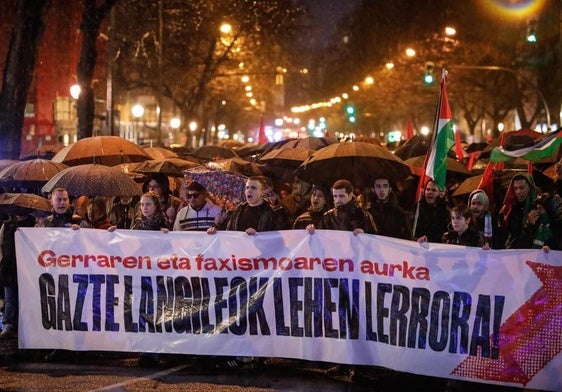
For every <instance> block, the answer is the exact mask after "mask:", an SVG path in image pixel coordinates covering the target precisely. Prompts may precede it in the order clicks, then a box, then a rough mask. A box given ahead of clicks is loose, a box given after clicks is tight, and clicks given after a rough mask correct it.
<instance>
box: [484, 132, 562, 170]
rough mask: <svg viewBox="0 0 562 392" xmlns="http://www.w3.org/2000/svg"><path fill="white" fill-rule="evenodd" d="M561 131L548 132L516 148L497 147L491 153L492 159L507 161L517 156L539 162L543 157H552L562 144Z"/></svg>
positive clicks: (493, 160)
mask: <svg viewBox="0 0 562 392" xmlns="http://www.w3.org/2000/svg"><path fill="white" fill-rule="evenodd" d="M560 131H562V128H558V129H557V130H556V131H552V132H550V133H547V134H546V135H545V136H544V137H542V138H540V139H538V140H537V141H536V142H535V143H533V145H531V146H527V147H523V148H518V149H516V150H508V149H505V148H504V147H496V148H494V149H493V150H492V153H491V154H490V161H491V162H505V161H509V160H511V159H515V158H522V159H525V160H527V161H531V162H537V161H540V160H541V159H544V158H548V157H551V156H552V155H554V154H555V153H556V151H557V150H558V147H560V144H562V133H561V132H560Z"/></svg>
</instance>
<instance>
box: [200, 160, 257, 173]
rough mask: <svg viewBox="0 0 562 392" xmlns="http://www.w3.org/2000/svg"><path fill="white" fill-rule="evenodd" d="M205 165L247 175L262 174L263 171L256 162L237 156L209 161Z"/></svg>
mask: <svg viewBox="0 0 562 392" xmlns="http://www.w3.org/2000/svg"><path fill="white" fill-rule="evenodd" d="M205 166H206V167H208V168H210V169H218V170H224V171H229V172H231V173H237V174H241V175H243V176H248V177H251V176H262V175H263V171H262V170H261V168H260V167H259V166H258V164H256V163H254V162H250V161H247V160H245V159H242V158H238V157H234V158H227V159H220V160H218V161H210V162H207V163H206V164H205Z"/></svg>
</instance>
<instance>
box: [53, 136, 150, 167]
mask: <svg viewBox="0 0 562 392" xmlns="http://www.w3.org/2000/svg"><path fill="white" fill-rule="evenodd" d="M149 159H151V156H150V155H149V154H148V153H147V152H146V151H145V150H144V149H143V148H142V147H139V146H137V145H136V144H135V143H133V142H131V141H129V140H127V139H124V138H122V137H119V136H93V137H87V138H84V139H80V140H78V141H77V142H76V143H73V144H71V145H69V146H67V147H65V148H63V149H62V150H61V151H59V152H58V153H57V154H56V155H55V156H54V157H53V158H52V159H51V160H52V161H54V162H61V163H64V164H66V165H68V166H76V165H84V164H91V163H99V164H101V165H106V166H115V165H118V164H120V163H126V162H142V161H147V160H149Z"/></svg>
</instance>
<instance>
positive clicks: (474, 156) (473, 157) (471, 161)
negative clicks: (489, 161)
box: [466, 151, 482, 171]
mask: <svg viewBox="0 0 562 392" xmlns="http://www.w3.org/2000/svg"><path fill="white" fill-rule="evenodd" d="M480 154H482V151H474V152H471V153H470V154H468V163H467V164H466V168H467V169H468V171H471V170H472V166H474V162H475V161H476V160H477V159H478V157H479V156H480Z"/></svg>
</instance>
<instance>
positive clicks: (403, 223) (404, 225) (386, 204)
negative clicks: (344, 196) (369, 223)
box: [368, 177, 412, 240]
mask: <svg viewBox="0 0 562 392" xmlns="http://www.w3.org/2000/svg"><path fill="white" fill-rule="evenodd" d="M368 211H369V212H370V213H371V215H372V216H373V218H374V219H375V222H377V228H378V231H377V234H379V235H384V236H387V237H393V238H402V239H404V240H411V239H412V227H411V218H410V214H409V213H408V211H406V210H404V209H403V208H402V207H400V206H399V205H398V200H397V198H396V194H395V193H394V190H393V188H392V185H391V183H390V180H389V179H388V178H387V177H378V178H376V179H375V182H374V195H373V197H372V200H371V203H369V208H368Z"/></svg>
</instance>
